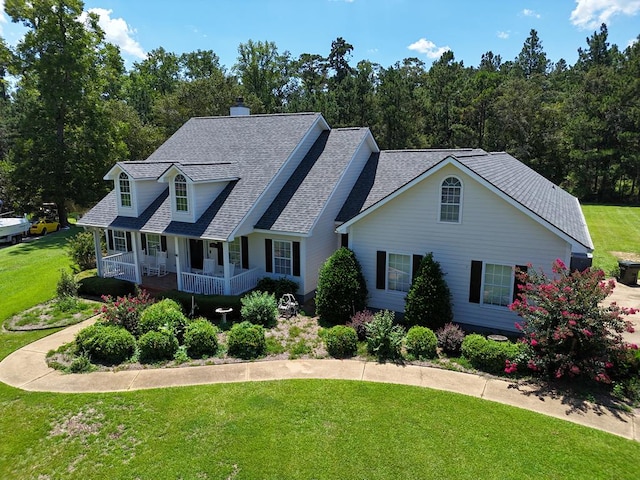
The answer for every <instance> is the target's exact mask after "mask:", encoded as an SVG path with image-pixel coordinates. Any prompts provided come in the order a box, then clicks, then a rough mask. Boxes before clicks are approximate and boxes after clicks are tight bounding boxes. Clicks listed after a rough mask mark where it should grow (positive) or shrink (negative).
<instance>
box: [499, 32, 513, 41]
mask: <svg viewBox="0 0 640 480" xmlns="http://www.w3.org/2000/svg"><path fill="white" fill-rule="evenodd" d="M497 35H498V38H501V39H502V40H506V39H507V38H509V35H510V33H509V32H508V31H507V32H498V34H497Z"/></svg>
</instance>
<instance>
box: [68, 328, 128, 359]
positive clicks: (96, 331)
mask: <svg viewBox="0 0 640 480" xmlns="http://www.w3.org/2000/svg"><path fill="white" fill-rule="evenodd" d="M76 346H77V348H78V352H79V353H80V354H86V355H88V356H89V357H90V358H91V359H92V360H93V361H95V362H104V363H109V364H117V363H122V362H124V361H125V360H127V359H128V358H130V357H131V356H132V355H133V353H134V352H135V349H136V340H135V338H134V337H133V335H131V333H129V332H128V331H127V330H125V329H124V328H122V327H117V326H114V325H105V324H102V323H95V324H93V325H91V326H90V327H87V328H83V329H82V330H80V331H79V332H78V334H77V335H76Z"/></svg>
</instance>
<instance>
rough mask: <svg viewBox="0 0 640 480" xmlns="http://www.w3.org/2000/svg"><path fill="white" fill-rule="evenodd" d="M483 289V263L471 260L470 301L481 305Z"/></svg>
mask: <svg viewBox="0 0 640 480" xmlns="http://www.w3.org/2000/svg"><path fill="white" fill-rule="evenodd" d="M481 288H482V262H481V261H479V260H471V285H470V286H469V301H470V302H471V303H480V289H481Z"/></svg>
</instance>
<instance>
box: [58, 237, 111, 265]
mask: <svg viewBox="0 0 640 480" xmlns="http://www.w3.org/2000/svg"><path fill="white" fill-rule="evenodd" d="M103 242H104V240H103ZM105 247H106V245H103V251H104V250H106V248H105ZM67 250H68V253H69V257H71V261H72V262H73V263H74V266H75V267H76V269H77V270H80V271H82V270H90V269H92V268H96V251H95V246H94V243H93V234H92V233H91V232H80V233H77V234H75V235H74V236H73V237H70V238H68V239H67Z"/></svg>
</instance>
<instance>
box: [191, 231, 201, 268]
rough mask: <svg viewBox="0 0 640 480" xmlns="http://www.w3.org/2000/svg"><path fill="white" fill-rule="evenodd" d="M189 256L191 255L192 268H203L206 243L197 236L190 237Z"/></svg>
mask: <svg viewBox="0 0 640 480" xmlns="http://www.w3.org/2000/svg"><path fill="white" fill-rule="evenodd" d="M189 254H190V255H189V256H190V257H191V268H197V269H199V270H202V259H203V257H204V243H203V242H202V240H196V239H195V238H190V239H189Z"/></svg>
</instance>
